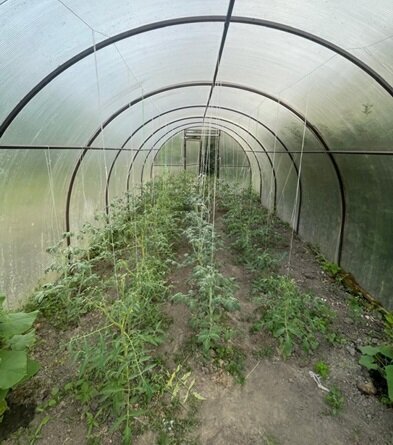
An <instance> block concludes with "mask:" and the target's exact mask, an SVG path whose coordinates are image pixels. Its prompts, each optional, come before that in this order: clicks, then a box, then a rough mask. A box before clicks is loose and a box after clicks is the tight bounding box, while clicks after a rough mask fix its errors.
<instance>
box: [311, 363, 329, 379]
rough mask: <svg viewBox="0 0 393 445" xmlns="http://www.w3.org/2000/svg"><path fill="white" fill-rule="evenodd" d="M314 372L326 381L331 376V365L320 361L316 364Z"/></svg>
mask: <svg viewBox="0 0 393 445" xmlns="http://www.w3.org/2000/svg"><path fill="white" fill-rule="evenodd" d="M314 372H316V373H317V374H319V375H320V376H321V377H322V379H324V380H326V379H327V378H328V377H329V374H330V368H329V365H328V364H327V363H325V362H324V361H322V360H319V361H317V362H316V363H315V364H314Z"/></svg>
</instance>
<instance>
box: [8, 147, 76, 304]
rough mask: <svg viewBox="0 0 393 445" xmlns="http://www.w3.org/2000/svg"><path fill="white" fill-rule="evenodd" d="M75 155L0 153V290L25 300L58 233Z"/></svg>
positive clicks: (15, 301)
mask: <svg viewBox="0 0 393 445" xmlns="http://www.w3.org/2000/svg"><path fill="white" fill-rule="evenodd" d="M78 155H79V150H72V151H70V150H46V149H43V150H29V149H20V150H4V149H2V150H0V234H1V243H0V290H1V292H4V293H5V294H6V297H7V302H8V305H9V307H15V306H17V305H19V304H21V303H22V302H23V301H25V300H26V297H27V296H28V295H29V293H31V291H32V290H33V288H34V287H35V285H36V284H37V280H38V279H40V278H41V277H43V275H44V271H45V269H46V268H47V267H48V266H49V265H50V264H51V262H52V261H53V259H52V258H51V257H50V256H49V255H48V254H47V253H46V249H47V248H48V247H50V246H53V245H55V244H56V243H57V242H58V241H59V240H60V239H61V235H62V233H63V232H64V221H65V197H66V193H67V185H68V177H69V175H70V172H71V169H72V168H73V166H74V164H75V162H76V159H77V156H78Z"/></svg>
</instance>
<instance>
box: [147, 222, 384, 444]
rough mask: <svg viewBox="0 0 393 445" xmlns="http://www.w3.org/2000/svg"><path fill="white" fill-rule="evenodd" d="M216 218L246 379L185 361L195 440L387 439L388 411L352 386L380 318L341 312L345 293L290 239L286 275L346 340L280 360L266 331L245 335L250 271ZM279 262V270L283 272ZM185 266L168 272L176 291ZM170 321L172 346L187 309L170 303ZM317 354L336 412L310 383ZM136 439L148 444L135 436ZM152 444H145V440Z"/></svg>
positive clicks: (283, 247)
mask: <svg viewBox="0 0 393 445" xmlns="http://www.w3.org/2000/svg"><path fill="white" fill-rule="evenodd" d="M223 227H224V226H223V219H222V217H220V218H218V220H217V223H216V229H217V232H218V234H219V235H220V236H221V238H222V239H223V245H224V248H223V249H221V250H219V251H218V252H217V260H218V263H219V264H220V269H221V272H223V273H224V274H225V275H226V276H228V277H234V278H235V279H236V283H237V285H238V287H239V288H238V291H237V294H236V296H237V298H238V299H239V301H240V305H241V309H240V311H237V312H234V313H232V314H231V319H232V322H233V325H234V326H235V327H236V329H237V331H238V332H239V335H238V337H237V338H236V340H235V342H236V344H237V345H238V346H239V347H240V348H241V349H242V350H243V351H244V352H245V353H246V371H245V375H246V379H245V383H244V384H243V385H240V384H238V383H235V382H234V381H233V378H232V377H231V376H230V375H229V374H227V373H225V372H223V371H217V370H214V369H211V368H209V367H206V366H200V364H199V363H194V365H193V375H194V376H195V377H196V381H197V387H198V391H199V393H200V394H202V395H203V396H204V397H205V398H206V401H204V402H203V403H202V404H201V406H200V409H199V414H198V420H199V427H198V430H197V433H196V437H197V438H198V443H200V444H201V445H264V444H266V445H316V444H318V445H341V444H342V445H344V444H345V445H367V444H370V445H371V444H373V445H377V444H378V445H392V444H393V410H392V409H388V408H386V407H385V406H383V405H382V404H381V403H380V402H379V401H378V400H377V399H376V398H375V397H372V396H367V395H364V394H362V393H361V392H360V391H359V390H358V388H357V384H358V383H359V382H364V381H366V380H367V373H366V372H365V371H364V370H363V369H362V368H361V367H360V365H359V364H358V360H359V356H360V354H359V353H358V352H357V350H356V348H357V347H358V346H360V345H361V344H366V343H368V342H369V341H370V339H373V338H378V336H379V335H380V333H381V323H380V322H379V321H378V319H376V318H375V319H374V316H371V315H367V314H365V315H362V316H360V318H358V319H355V320H354V319H353V317H352V318H351V316H350V315H351V314H349V312H348V311H349V309H348V304H347V302H346V300H348V298H349V296H348V294H346V292H345V291H344V290H343V289H342V288H341V287H340V286H339V285H337V284H336V283H334V282H333V281H332V279H331V278H329V277H328V276H326V275H325V274H324V273H323V272H321V268H320V265H319V264H318V262H317V261H316V259H315V257H314V255H313V254H312V253H311V252H310V250H309V249H308V248H307V247H306V246H305V244H304V243H302V242H301V241H300V240H299V239H297V238H296V237H295V239H294V241H293V250H292V255H291V267H290V272H289V275H290V276H291V277H293V278H294V279H295V281H296V282H297V284H298V285H299V286H300V287H301V288H302V289H303V290H305V291H312V292H313V293H315V294H316V295H318V296H320V297H322V298H324V299H326V301H327V302H328V304H329V305H330V306H331V307H332V308H333V309H334V310H336V311H338V312H339V315H338V317H337V320H336V321H335V328H336V330H337V332H340V333H342V334H344V335H345V337H346V338H347V339H348V342H347V344H346V345H341V346H334V347H326V346H325V347H321V348H320V349H319V350H318V351H317V352H316V353H315V354H314V355H313V356H312V357H311V358H307V357H306V358H305V357H302V358H296V357H295V358H291V359H289V360H283V359H282V358H281V357H280V355H279V354H278V352H277V350H276V345H275V340H274V339H273V338H272V337H271V335H270V334H268V333H257V334H250V327H251V322H252V316H253V313H254V311H255V309H256V306H255V305H254V303H253V302H252V301H251V299H250V281H251V278H252V277H251V274H250V273H249V272H248V271H247V270H246V269H245V268H244V267H243V266H241V265H240V264H239V263H238V261H237V259H236V256H235V255H234V253H233V252H231V250H230V248H229V247H228V246H229V245H230V240H229V239H228V237H227V235H226V234H225V232H224V230H223ZM280 231H281V237H282V240H281V243H279V246H278V247H277V249H276V254H277V255H278V256H281V257H284V258H285V259H286V258H287V257H286V256H285V255H284V254H287V253H288V248H289V242H290V236H291V233H290V231H289V229H288V228H286V227H285V226H282V227H281V229H280ZM286 267H287V261H286V260H284V261H283V265H282V266H281V267H280V269H281V270H280V272H281V273H284V272H286ZM189 273H190V271H189V270H182V269H179V270H178V271H177V272H175V275H174V276H173V277H172V279H173V285H174V287H175V290H176V291H181V290H183V291H184V288H185V286H186V280H187V277H188V276H189ZM171 314H172V316H173V325H172V327H171V330H170V337H172V340H169V344H171V342H172V344H173V345H175V350H176V351H178V350H179V348H181V345H180V342H181V341H183V340H184V339H185V338H186V337H187V335H191V332H190V331H189V328H188V326H187V323H186V322H185V319H186V318H187V309H186V308H185V307H179V306H177V305H173V306H172V309H171ZM320 359H323V360H324V361H326V362H327V363H328V364H329V366H330V368H331V375H330V377H329V378H328V380H327V382H326V383H325V385H326V386H328V387H331V386H333V385H337V386H338V387H339V388H340V389H341V390H342V392H343V394H344V397H345V402H344V408H343V410H342V412H340V413H339V414H338V415H337V416H332V415H330V414H329V410H328V407H327V405H326V404H325V402H324V397H325V395H326V393H325V392H323V391H322V390H320V389H318V387H317V385H316V384H315V382H314V381H313V380H312V378H311V377H310V375H309V371H310V370H312V368H313V363H315V362H316V361H317V360H320ZM140 443H141V444H142V443H146V444H147V443H149V442H144V441H141V442H140ZM150 443H153V442H150Z"/></svg>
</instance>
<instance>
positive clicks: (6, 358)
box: [0, 351, 27, 389]
mask: <svg viewBox="0 0 393 445" xmlns="http://www.w3.org/2000/svg"><path fill="white" fill-rule="evenodd" d="M26 374H27V354H26V352H25V351H0V389H9V388H12V387H13V386H15V385H16V384H17V383H19V382H20V381H21V380H22V379H23V378H24V377H25V376H26Z"/></svg>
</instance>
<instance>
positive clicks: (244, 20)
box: [0, 15, 393, 263]
mask: <svg viewBox="0 0 393 445" xmlns="http://www.w3.org/2000/svg"><path fill="white" fill-rule="evenodd" d="M227 20H228V16H213V15H209V16H195V17H181V18H176V19H170V20H164V21H161V22H155V23H150V24H147V25H143V26H140V27H138V28H134V29H131V30H127V31H124V32H122V33H119V34H117V35H115V36H112V37H109V38H108V39H106V40H104V41H102V42H99V43H98V44H96V45H93V46H90V47H89V48H87V49H85V50H84V51H82V52H80V53H78V54H77V55H75V56H73V57H72V58H71V59H69V60H67V61H66V62H64V63H63V64H62V65H60V66H58V67H57V68H56V69H55V70H53V71H52V72H51V73H49V74H48V75H47V76H46V77H45V78H44V79H42V80H41V82H39V83H38V84H37V85H36V86H35V87H34V88H33V89H32V90H30V92H29V93H28V94H27V95H26V96H25V97H24V98H22V100H21V101H20V102H19V103H18V104H17V105H16V106H15V107H14V109H13V110H12V111H11V112H10V113H9V114H8V115H7V117H6V118H5V120H4V121H3V123H2V125H1V126H0V138H1V137H2V136H3V134H4V132H5V131H6V129H7V128H8V127H9V126H10V125H11V123H12V122H13V120H14V119H15V118H16V116H17V115H18V114H19V113H20V111H21V110H22V109H23V108H24V107H25V106H26V105H27V104H28V103H29V102H30V101H31V100H32V99H33V98H34V97H35V96H36V95H37V94H38V93H39V92H40V91H41V90H42V89H43V88H44V87H45V86H46V85H48V84H49V83H50V82H51V81H52V80H53V79H55V78H56V77H57V76H58V75H60V74H61V73H62V72H64V71H65V70H67V69H68V68H70V67H71V66H73V65H74V64H75V63H77V62H79V61H80V60H82V59H84V58H85V57H87V56H89V55H90V54H92V53H94V52H95V51H98V50H100V49H102V48H105V47H106V46H108V45H111V44H113V43H115V42H117V41H120V40H123V39H126V38H129V37H132V36H134V35H137V34H142V33H144V32H148V31H153V30H156V29H161V28H165V27H169V26H176V25H185V24H192V23H213V22H226V21H227ZM228 23H240V24H245V25H255V26H262V27H266V28H271V29H275V30H278V31H282V32H286V33H289V34H293V35H296V36H298V37H301V38H304V39H307V40H309V41H311V42H314V43H316V44H318V45H321V46H324V47H326V48H328V49H329V50H331V51H333V52H335V53H336V54H339V55H340V56H342V57H344V58H345V59H346V60H348V61H349V62H351V63H353V64H354V65H355V66H357V67H358V68H360V69H361V70H362V71H364V72H365V73H366V74H368V75H369V76H370V77H371V78H372V79H373V80H374V81H376V82H377V83H378V84H379V85H380V86H381V87H382V88H383V89H384V90H385V91H387V92H388V93H389V94H390V96H393V87H392V86H391V85H390V84H389V83H388V82H387V81H386V80H385V79H384V77H382V76H381V75H380V74H379V73H377V72H376V71H375V70H373V69H372V68H371V67H370V66H369V65H367V64H366V63H365V62H363V61H362V60H360V59H359V58H357V57H356V56H354V55H353V54H351V53H350V52H348V51H346V50H344V49H343V48H341V47H340V46H338V45H335V44H333V43H331V42H330V41H328V40H325V39H323V38H321V37H318V36H316V35H314V34H312V33H309V32H306V31H303V30H301V29H299V28H295V27H291V26H288V25H284V24H282V23H278V22H273V21H268V20H263V19H257V18H250V17H239V16H232V17H231V18H230V20H229V22H228ZM313 128H314V129H315V130H316V128H315V127H313ZM315 134H316V136H317V138H318V139H320V142H321V143H322V144H323V146H324V147H325V148H326V149H327V150H328V151H329V148H328V146H327V145H326V143H325V142H324V141H323V139H322V138H321V135H320V134H319V132H318V131H317V132H316V133H315ZM83 157H84V153H82V157H81V158H80V159H79V160H78V162H77V165H76V169H77V170H78V169H79V166H80V163H81V162H82V160H83ZM329 157H330V159H331V161H332V163H333V166H334V169H335V171H336V174H337V177H338V181H339V186H340V193H341V200H342V203H341V204H342V211H341V227H340V231H339V243H338V251H337V254H336V257H337V262H338V263H340V259H341V252H342V242H343V231H344V226H345V217H346V204H345V196H344V187H343V181H342V178H341V174H340V171H339V169H338V165H337V163H336V161H335V159H334V157H333V156H332V155H331V154H330V156H329ZM73 180H75V178H73Z"/></svg>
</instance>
